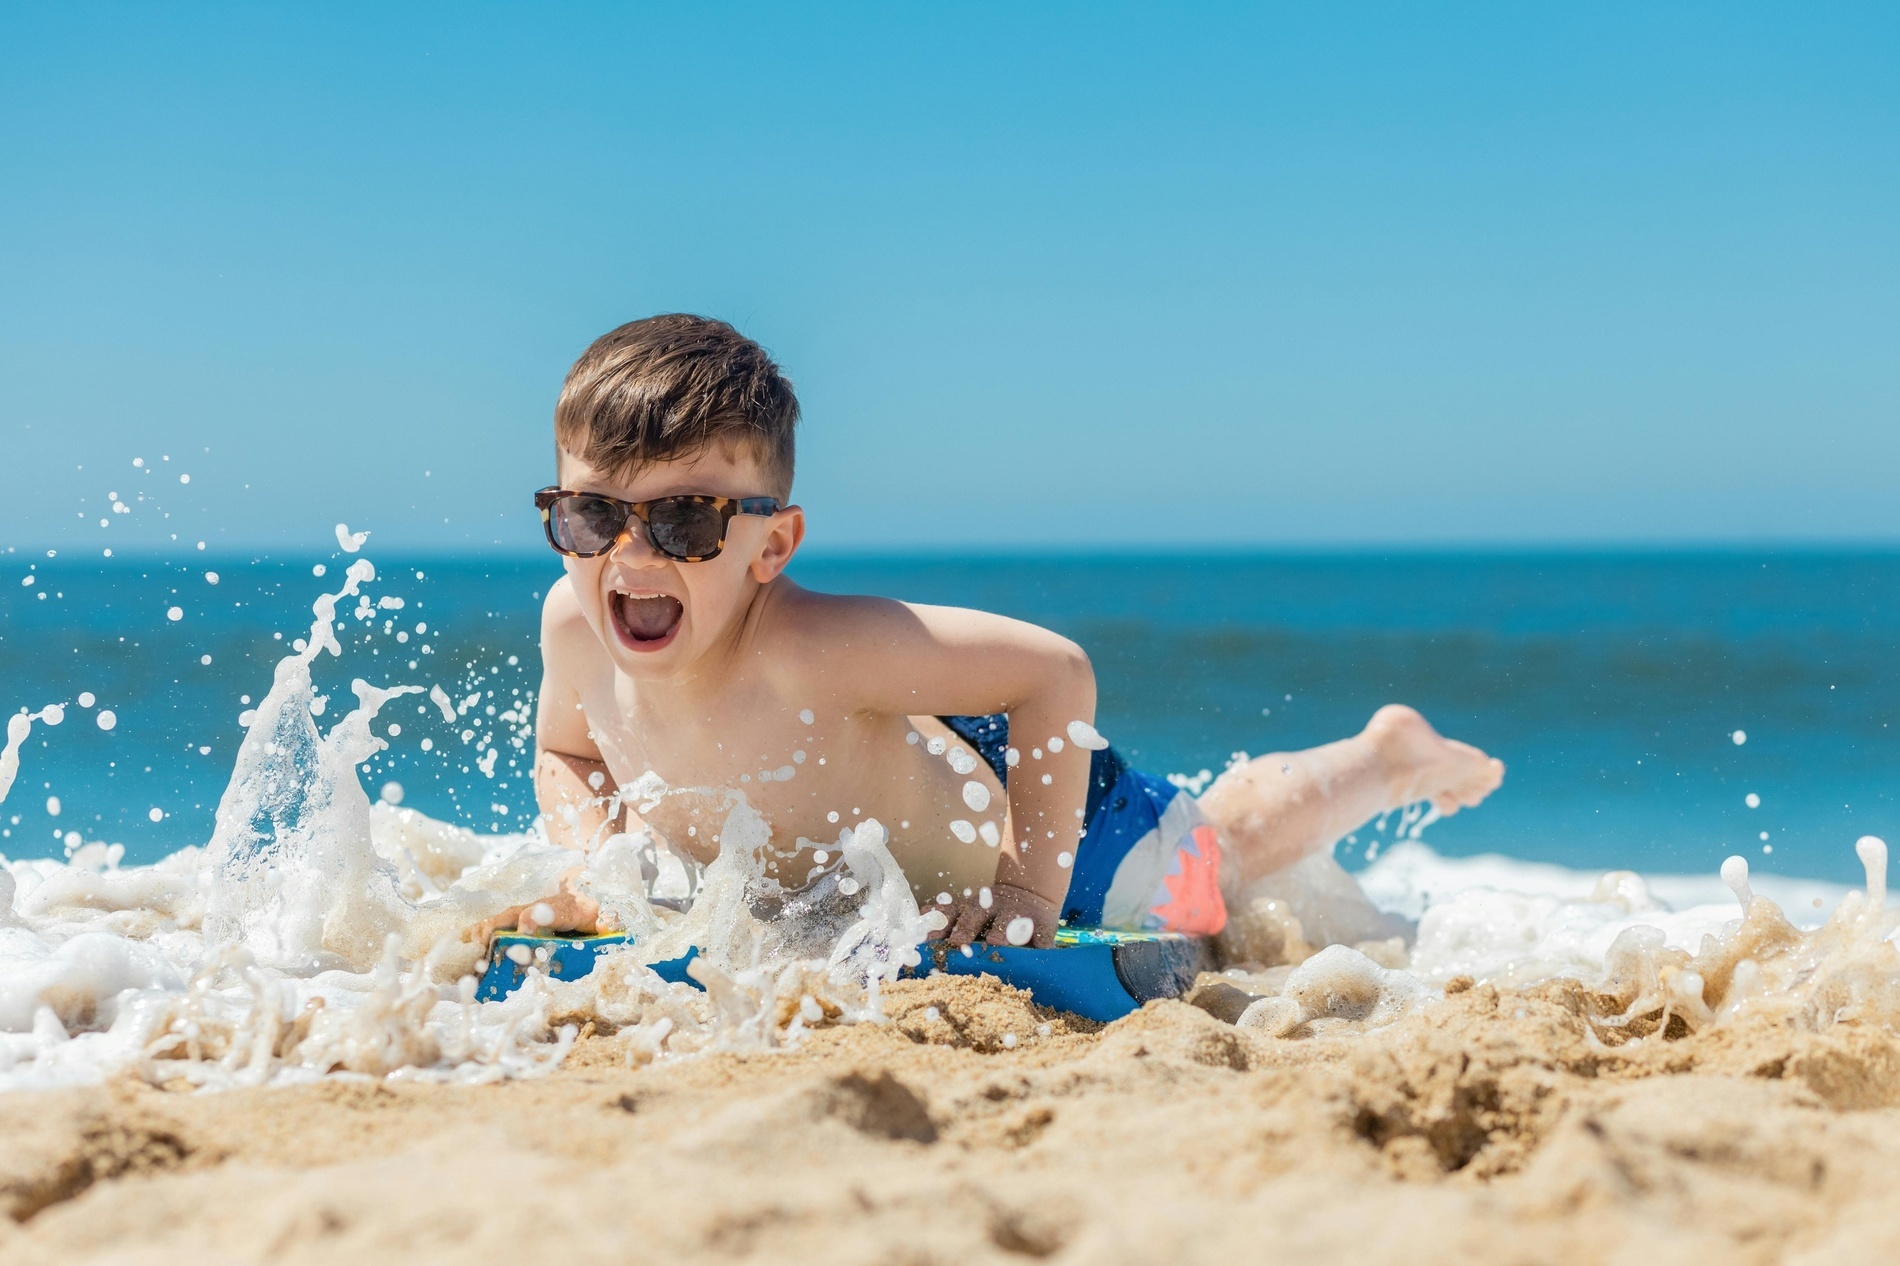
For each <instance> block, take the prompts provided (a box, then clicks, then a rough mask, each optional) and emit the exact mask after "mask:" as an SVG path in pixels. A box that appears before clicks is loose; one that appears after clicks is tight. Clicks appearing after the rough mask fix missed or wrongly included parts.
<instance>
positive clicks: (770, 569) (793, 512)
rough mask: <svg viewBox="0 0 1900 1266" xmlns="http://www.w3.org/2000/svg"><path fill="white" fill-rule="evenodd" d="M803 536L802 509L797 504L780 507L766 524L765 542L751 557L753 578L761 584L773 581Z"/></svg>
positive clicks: (803, 514)
mask: <svg viewBox="0 0 1900 1266" xmlns="http://www.w3.org/2000/svg"><path fill="white" fill-rule="evenodd" d="M804 539H805V511H804V510H803V509H802V508H801V507H799V506H786V507H785V508H784V509H783V510H780V511H779V512H778V513H777V514H776V515H774V516H773V517H772V522H771V523H770V524H769V525H768V526H767V527H766V529H765V542H764V543H763V544H762V545H760V546H759V552H758V553H757V554H756V555H754V557H753V559H752V579H754V580H756V581H758V582H759V583H760V584H762V585H763V584H766V583H768V582H770V581H772V580H776V579H777V578H778V575H779V573H780V572H782V571H784V570H785V568H786V565H787V564H789V563H790V562H791V561H792V555H793V554H796V553H797V552H798V547H799V544H800V543H801V542H803V541H804Z"/></svg>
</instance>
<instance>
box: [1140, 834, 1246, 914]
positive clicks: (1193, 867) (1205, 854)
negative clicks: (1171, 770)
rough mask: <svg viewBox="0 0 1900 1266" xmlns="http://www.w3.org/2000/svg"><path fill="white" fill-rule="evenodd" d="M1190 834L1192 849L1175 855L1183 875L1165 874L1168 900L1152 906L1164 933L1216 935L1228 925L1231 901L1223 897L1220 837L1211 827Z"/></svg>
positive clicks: (1182, 850)
mask: <svg viewBox="0 0 1900 1266" xmlns="http://www.w3.org/2000/svg"><path fill="white" fill-rule="evenodd" d="M1190 835H1191V836H1192V837H1193V839H1194V848H1193V849H1192V850H1189V849H1186V848H1183V849H1181V850H1180V851H1178V852H1177V853H1175V858H1176V859H1177V860H1178V861H1179V862H1180V863H1181V871H1180V873H1179V874H1174V875H1164V876H1162V879H1161V882H1162V883H1164V884H1166V885H1167V886H1168V899H1167V900H1166V901H1164V902H1162V903H1161V904H1160V905H1158V906H1151V907H1149V913H1150V914H1152V915H1154V916H1155V917H1156V918H1158V919H1160V920H1161V926H1162V928H1163V930H1165V931H1169V932H1187V933H1190V934H1192V935H1194V936H1212V935H1214V934H1215V933H1216V932H1218V931H1220V930H1221V929H1222V928H1224V927H1226V926H1227V902H1226V899H1225V898H1223V897H1222V896H1221V895H1220V836H1219V835H1218V834H1216V833H1215V830H1214V828H1213V827H1211V826H1197V827H1195V828H1194V830H1193V831H1192V832H1190Z"/></svg>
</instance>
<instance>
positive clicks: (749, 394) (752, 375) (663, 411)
mask: <svg viewBox="0 0 1900 1266" xmlns="http://www.w3.org/2000/svg"><path fill="white" fill-rule="evenodd" d="M797 425H798V397H797V396H795V395H793V394H792V384H791V383H790V382H789V381H788V380H787V379H786V377H785V376H784V375H783V374H781V373H780V372H779V368H778V366H777V365H775V364H773V363H772V358H771V357H770V356H768V355H766V354H765V349H764V348H763V347H760V346H759V345H758V344H757V343H754V342H753V341H752V340H751V339H749V338H747V337H746V336H745V335H743V334H741V333H739V331H737V330H735V329H733V328H732V327H731V326H730V325H728V324H726V323H725V322H724V321H715V320H712V319H711V318H709V317H700V316H691V315H688V314H686V313H683V312H673V313H668V314H666V315H664V316H651V317H647V318H645V319H644V320H640V321H629V322H628V323H627V324H625V325H623V326H621V327H620V328H619V329H617V330H610V331H609V332H607V333H606V334H603V335H601V336H600V337H599V338H597V339H595V340H594V341H593V343H592V344H591V345H590V346H589V347H588V349H587V350H586V351H584V352H582V353H581V358H580V359H579V360H577V361H575V362H574V367H573V368H572V369H570V370H568V371H567V380H566V381H565V382H564V383H562V384H561V398H560V400H559V401H558V402H557V403H556V404H555V406H554V440H555V443H557V444H559V445H560V446H561V447H562V448H564V449H566V450H567V451H568V452H569V453H572V454H573V455H574V456H576V457H578V458H580V459H581V460H583V461H585V462H587V463H588V464H589V465H590V466H597V467H599V468H600V469H602V470H606V471H613V472H616V473H621V472H626V471H630V470H633V469H635V468H637V467H639V466H643V465H645V464H647V463H648V462H661V461H669V460H672V459H674V458H681V457H691V456H693V455H694V454H696V453H699V452H702V451H703V450H705V449H706V448H708V447H710V446H711V445H713V444H715V443H721V442H723V443H729V444H749V445H751V446H752V449H753V451H754V452H755V453H756V454H757V455H758V458H759V461H760V464H762V465H763V466H764V467H765V469H766V472H767V474H768V475H769V476H770V478H771V481H772V484H773V486H772V487H771V488H769V489H764V490H762V491H768V492H771V493H773V494H775V495H777V496H779V497H781V498H785V497H789V496H790V495H791V491H792V456H793V453H792V431H793V429H794V428H795V427H796V426H797Z"/></svg>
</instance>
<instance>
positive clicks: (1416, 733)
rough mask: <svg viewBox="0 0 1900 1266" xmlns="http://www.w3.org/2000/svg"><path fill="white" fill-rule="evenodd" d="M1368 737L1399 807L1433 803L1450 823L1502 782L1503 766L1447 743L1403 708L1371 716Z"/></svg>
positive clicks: (1465, 747) (1396, 705) (1467, 747)
mask: <svg viewBox="0 0 1900 1266" xmlns="http://www.w3.org/2000/svg"><path fill="white" fill-rule="evenodd" d="M1365 736H1366V737H1367V738H1368V739H1370V740H1371V741H1372V743H1373V746H1374V747H1376V748H1377V749H1378V751H1379V754H1380V755H1381V756H1382V757H1384V758H1385V762H1386V767H1387V768H1388V769H1389V770H1391V779H1392V790H1393V799H1394V801H1395V802H1398V803H1405V804H1409V803H1411V802H1413V801H1415V800H1429V801H1431V802H1432V805H1433V807H1435V808H1436V809H1437V810H1438V812H1439V814H1440V815H1441V816H1444V817H1450V816H1451V815H1452V814H1454V813H1456V812H1458V810H1460V809H1469V808H1472V807H1473V806H1475V805H1477V804H1479V803H1480V802H1481V801H1483V800H1484V798H1485V797H1486V796H1488V795H1490V794H1491V793H1492V792H1494V791H1496V790H1497V789H1498V785H1499V784H1500V783H1502V782H1503V781H1504V762H1503V761H1501V760H1499V759H1497V758H1496V757H1494V756H1486V755H1485V754H1484V753H1483V752H1481V751H1479V750H1478V749H1477V748H1475V747H1473V746H1471V744H1469V743H1460V742H1458V741H1457V740H1456V739H1448V738H1446V737H1445V736H1444V735H1442V734H1440V733H1439V732H1438V731H1437V730H1434V729H1433V728H1432V727H1431V723H1430V722H1429V721H1427V720H1426V719H1425V718H1424V717H1422V716H1420V715H1419V714H1418V711H1417V710H1416V709H1413V708H1408V707H1406V706H1405V705H1404V704H1399V703H1393V704H1387V705H1386V706H1385V707H1383V708H1380V709H1379V710H1378V711H1377V712H1375V713H1373V714H1372V720H1370V721H1368V722H1367V723H1366V730H1365Z"/></svg>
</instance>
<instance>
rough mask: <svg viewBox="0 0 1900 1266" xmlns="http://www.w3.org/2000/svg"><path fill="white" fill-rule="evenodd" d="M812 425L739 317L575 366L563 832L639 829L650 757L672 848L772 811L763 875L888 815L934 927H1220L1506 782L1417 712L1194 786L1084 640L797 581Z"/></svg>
mask: <svg viewBox="0 0 1900 1266" xmlns="http://www.w3.org/2000/svg"><path fill="white" fill-rule="evenodd" d="M797 420H798V402H797V399H796V398H795V397H794V396H793V394H792V387H791V384H790V383H789V382H788V381H786V379H785V378H784V377H783V376H782V375H781V374H780V373H779V370H778V367H777V366H776V365H774V364H773V363H772V361H771V359H770V358H769V357H768V356H767V355H766V353H765V351H764V350H763V349H762V348H760V347H759V346H758V345H757V344H756V343H754V342H752V341H751V340H750V339H747V338H745V337H744V336H743V335H741V334H740V333H739V332H738V331H737V330H735V329H733V328H732V327H731V326H730V325H727V324H725V323H724V322H721V321H713V320H707V319H705V318H701V317H694V316H685V315H669V316H656V317H650V318H648V319H646V320H642V321H635V322H632V323H630V324H628V325H623V326H621V327H620V328H619V329H617V330H614V331H612V332H611V333H609V334H606V335H604V336H603V337H602V338H600V339H599V340H597V341H596V342H595V343H594V344H593V345H592V346H591V347H589V348H588V349H587V351H586V352H585V353H583V354H582V356H581V358H580V360H579V361H577V362H576V363H575V365H574V367H573V369H572V370H570V371H569V373H568V375H567V380H566V382H565V384H564V385H563V387H562V390H561V396H560V401H559V403H558V404H557V405H556V407H555V415H554V430H555V445H556V468H557V478H558V480H559V483H558V485H557V486H555V487H553V488H549V489H545V490H543V491H542V492H541V493H539V494H537V496H536V503H537V505H538V506H539V507H540V508H541V511H542V516H543V521H544V526H545V528H546V531H547V536H548V540H549V543H550V544H552V545H553V547H554V548H555V549H556V550H557V551H559V552H560V553H561V554H562V555H563V556H564V558H565V565H566V569H567V575H566V576H565V577H564V578H563V579H562V580H561V581H559V582H558V583H557V584H556V585H555V586H554V587H553V588H552V589H551V590H550V591H549V593H548V597H547V602H546V607H545V610H544V614H543V619H542V630H541V646H542V658H543V662H544V665H545V668H544V677H543V679H542V688H541V696H540V711H539V716H538V718H537V723H536V745H537V752H536V760H535V770H534V778H535V793H536V797H537V799H538V800H539V803H540V806H541V809H542V811H543V813H544V814H545V815H546V820H547V822H548V826H549V831H550V834H551V835H552V836H553V837H554V838H555V839H556V841H557V842H560V843H564V844H568V845H571V846H574V847H582V848H584V847H588V846H590V845H591V844H592V843H593V842H596V841H598V840H599V839H601V838H603V837H604V836H605V835H606V834H608V833H610V831H611V830H613V829H616V828H618V829H628V830H631V829H633V828H634V827H635V826H637V825H638V824H639V823H637V822H635V821H634V820H632V815H631V812H630V811H628V821H627V822H626V823H625V826H624V827H622V826H621V824H620V823H618V822H615V823H613V824H611V825H610V824H609V823H608V822H607V820H606V810H605V809H604V807H603V806H604V804H605V799H606V797H607V796H609V795H611V793H612V792H613V790H614V788H615V787H616V786H617V785H620V784H623V783H630V782H631V781H632V780H634V779H637V778H639V777H640V776H642V775H643V774H645V773H646V772H647V771H652V772H654V773H655V774H657V775H658V776H659V777H660V778H661V779H662V780H663V781H664V782H665V783H666V784H667V786H668V787H670V788H673V789H674V792H673V794H670V795H668V796H666V797H664V798H663V799H661V800H659V801H658V802H657V803H655V804H653V805H652V806H651V807H649V808H647V810H646V813H645V815H644V819H643V821H644V824H645V825H646V826H647V827H649V828H651V830H652V831H653V832H654V834H655V836H656V837H657V838H658V839H659V840H660V841H662V842H663V843H664V844H665V845H666V846H667V847H668V848H670V849H672V850H673V851H675V852H678V853H683V854H686V855H688V856H691V857H693V858H695V859H696V860H698V861H701V862H705V861H708V860H710V859H711V858H712V857H713V856H714V855H715V854H716V853H717V852H718V836H717V831H718V829H719V825H720V823H721V821H722V820H723V817H724V814H725V811H726V806H727V804H728V795H729V792H730V791H731V790H733V789H737V790H739V791H740V792H742V793H743V794H744V795H745V797H746V798H747V800H748V801H749V802H750V804H751V805H752V807H753V808H755V809H756V810H758V811H759V813H760V814H761V815H762V816H763V817H764V819H765V821H766V822H767V823H768V824H769V825H770V827H771V830H772V843H771V847H770V850H769V852H770V856H769V857H768V874H772V875H774V876H775V877H776V878H778V879H779V881H780V882H781V883H784V884H785V885H786V886H787V887H799V886H802V885H803V884H804V883H806V882H808V881H809V879H811V878H812V877H814V876H815V875H816V874H818V873H821V872H822V869H823V867H825V865H826V864H827V863H828V862H830V861H831V859H833V858H835V856H836V852H835V848H836V845H835V841H836V839H837V836H838V833H839V831H840V829H841V828H842V827H844V826H850V825H853V824H855V823H856V822H858V821H860V820H862V819H864V818H867V817H875V818H877V819H878V820H879V821H880V822H882V823H884V824H885V826H886V828H887V830H888V831H889V833H890V839H889V844H890V849H891V852H892V854H893V856H894V857H895V858H896V859H897V861H898V863H899V865H900V866H902V867H903V869H904V873H905V875H906V877H907V878H908V879H909V880H910V883H911V886H912V889H913V891H914V892H915V893H916V895H917V899H918V902H919V904H920V905H923V906H926V907H928V906H931V905H933V904H934V905H935V906H936V908H937V909H939V910H940V911H941V912H942V913H943V914H944V915H945V917H946V919H947V920H948V922H947V925H946V927H945V928H944V929H943V931H942V932H941V933H940V935H945V936H947V937H948V938H949V939H950V940H951V941H953V942H956V943H968V942H970V941H972V940H978V941H985V942H990V943H1000V942H1004V941H1008V942H1012V943H1016V944H1023V943H1029V944H1034V945H1039V946H1046V945H1049V944H1050V943H1052V941H1053V938H1054V933H1055V928H1056V925H1057V923H1058V922H1059V921H1061V920H1064V919H1067V920H1068V921H1070V922H1072V923H1083V924H1107V925H1114V926H1123V927H1137V928H1140V927H1148V928H1166V929H1172V930H1177V931H1185V932H1195V933H1205V934H1211V933H1214V932H1217V931H1219V930H1220V928H1221V926H1222V925H1223V924H1224V923H1225V921H1226V902H1227V900H1228V899H1230V898H1231V897H1233V896H1234V895H1235V894H1237V893H1238V892H1239V891H1240V890H1241V889H1242V888H1244V887H1245V886H1246V885H1247V884H1248V883H1250V882H1251V881H1252V880H1254V879H1257V878H1259V877H1260V876H1262V875H1265V874H1268V873H1270V872H1272V871H1275V870H1278V869H1280V868H1281V867H1284V866H1286V865H1288V864H1290V863H1292V862H1294V861H1297V860H1299V859H1300V858H1301V857H1303V856H1305V855H1306V854H1308V853H1311V852H1313V851H1315V850H1317V849H1320V848H1322V847H1325V846H1326V845H1329V844H1331V843H1332V842H1333V841H1334V840H1336V839H1338V838H1339V837H1340V836H1342V835H1344V834H1345V833H1346V832H1347V831H1349V830H1351V829H1352V828H1353V827H1355V826H1357V825H1359V824H1360V823H1362V822H1364V821H1365V820H1366V819H1368V818H1370V817H1372V816H1374V815H1376V814H1379V813H1382V812H1384V811H1386V810H1388V809H1392V808H1395V807H1397V806H1399V805H1402V804H1406V803H1410V802H1413V801H1417V800H1424V799H1429V800H1431V801H1433V802H1434V804H1436V805H1437V807H1438V809H1439V810H1440V812H1443V813H1452V812H1456V811H1457V810H1458V809H1459V808H1460V807H1469V806H1472V805H1475V804H1477V803H1478V802H1479V801H1481V800H1483V799H1484V798H1485V796H1487V795H1489V794H1490V793H1491V792H1492V791H1493V790H1494V789H1496V787H1497V786H1498V784H1499V782H1500V781H1501V780H1502V778H1503V775H1504V767H1503V765H1502V764H1501V763H1499V762H1498V761H1496V760H1493V759H1491V758H1490V757H1488V756H1486V755H1485V754H1484V753H1482V752H1480V751H1478V750H1477V749H1476V748H1473V747H1469V746H1467V745H1465V744H1463V743H1456V742H1452V741H1450V740H1448V739H1445V738H1442V737H1440V736H1439V735H1438V734H1437V733H1436V732H1435V731H1433V729H1432V728H1431V727H1430V726H1429V725H1428V724H1426V722H1425V720H1424V718H1423V717H1421V716H1419V715H1418V713H1416V712H1414V711H1412V710H1411V709H1409V708H1402V707H1387V708H1383V709H1381V710H1380V711H1379V712H1378V713H1377V714H1376V715H1375V716H1374V717H1373V718H1372V720H1371V722H1370V723H1369V724H1368V725H1367V726H1366V728H1365V730H1364V731H1363V732H1361V733H1360V734H1358V735H1355V736H1354V737H1352V738H1348V739H1343V740H1341V741H1340V742H1337V743H1332V744H1329V745H1327V746H1325V747H1320V748H1315V749H1313V750H1311V751H1306V752H1299V753H1291V754H1281V755H1272V756H1263V757H1261V758H1259V759H1257V760H1254V761H1252V762H1250V763H1248V764H1246V765H1244V766H1240V767H1237V768H1234V769H1232V770H1229V771H1228V772H1227V773H1226V774H1224V775H1222V776H1221V778H1220V779H1219V780H1218V781H1216V782H1215V783H1214V784H1213V786H1211V787H1209V788H1208V790H1207V792H1206V794H1205V795H1203V796H1201V797H1200V798H1199V799H1198V800H1196V799H1195V798H1193V797H1191V796H1189V795H1187V794H1186V793H1185V792H1178V791H1177V790H1176V789H1175V788H1174V787H1172V786H1170V785H1169V784H1167V783H1166V782H1164V781H1161V780H1158V779H1154V778H1152V777H1149V776H1147V775H1144V774H1141V773H1140V772H1139V771H1135V770H1131V769H1128V768H1127V767H1126V766H1125V765H1123V764H1122V762H1121V761H1120V760H1119V758H1117V757H1116V756H1115V755H1114V753H1113V752H1112V751H1110V750H1106V745H1105V744H1103V743H1101V741H1100V740H1099V739H1098V738H1097V737H1096V735H1095V732H1094V730H1093V728H1092V725H1091V723H1092V722H1093V721H1094V718H1095V677H1094V673H1093V672H1092V671H1091V669H1090V667H1089V661H1088V657H1087V656H1086V655H1085V654H1084V653H1083V652H1082V650H1081V648H1079V647H1078V646H1076V645H1075V644H1074V643H1073V642H1070V641H1068V640H1067V639H1065V638H1062V637H1060V636H1058V635H1056V634H1054V633H1051V632H1049V631H1048V630H1046V629H1042V628H1038V627H1036V626H1034V625H1031V624H1025V623H1022V622H1021V621H1017V620H1011V619H1006V618H1004V617H1002V616H997V615H990V614H987V613H985V612H980V611H964V610H957V609H952V608H946V607H926V606H916V605H912V604H908V603H903V602H897V601H893V600H890V599H884V598H866V597H840V596H833V595H828V594H818V593H812V592H810V591H808V590H805V589H802V588H800V587H799V586H798V585H796V584H794V583H793V582H792V581H791V580H790V579H788V578H787V577H786V576H785V574H784V572H785V568H786V566H787V564H789V563H790V562H791V560H792V557H793V555H794V554H795V553H796V552H797V550H798V547H799V544H800V542H801V541H803V539H804V535H805V516H804V512H803V511H802V510H801V509H800V508H799V507H797V506H795V505H792V504H791V502H790V498H791V488H792V465H793V429H794V427H795V425H796V423H797ZM694 789H698V790H694ZM594 915H595V910H594V908H593V903H592V902H591V901H589V900H588V899H587V898H586V897H585V896H583V895H581V894H579V893H577V892H575V891H573V890H571V889H569V890H567V891H564V892H563V893H562V894H560V895H559V896H557V897H551V898H549V899H548V900H547V901H545V902H540V903H536V904H535V905H533V906H530V907H528V908H527V909H526V910H523V911H510V912H509V916H510V917H518V919H519V922H520V926H522V927H523V928H524V929H528V930H534V929H537V928H540V929H545V930H556V931H566V930H572V929H581V930H590V929H591V927H592V921H593V918H594Z"/></svg>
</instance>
